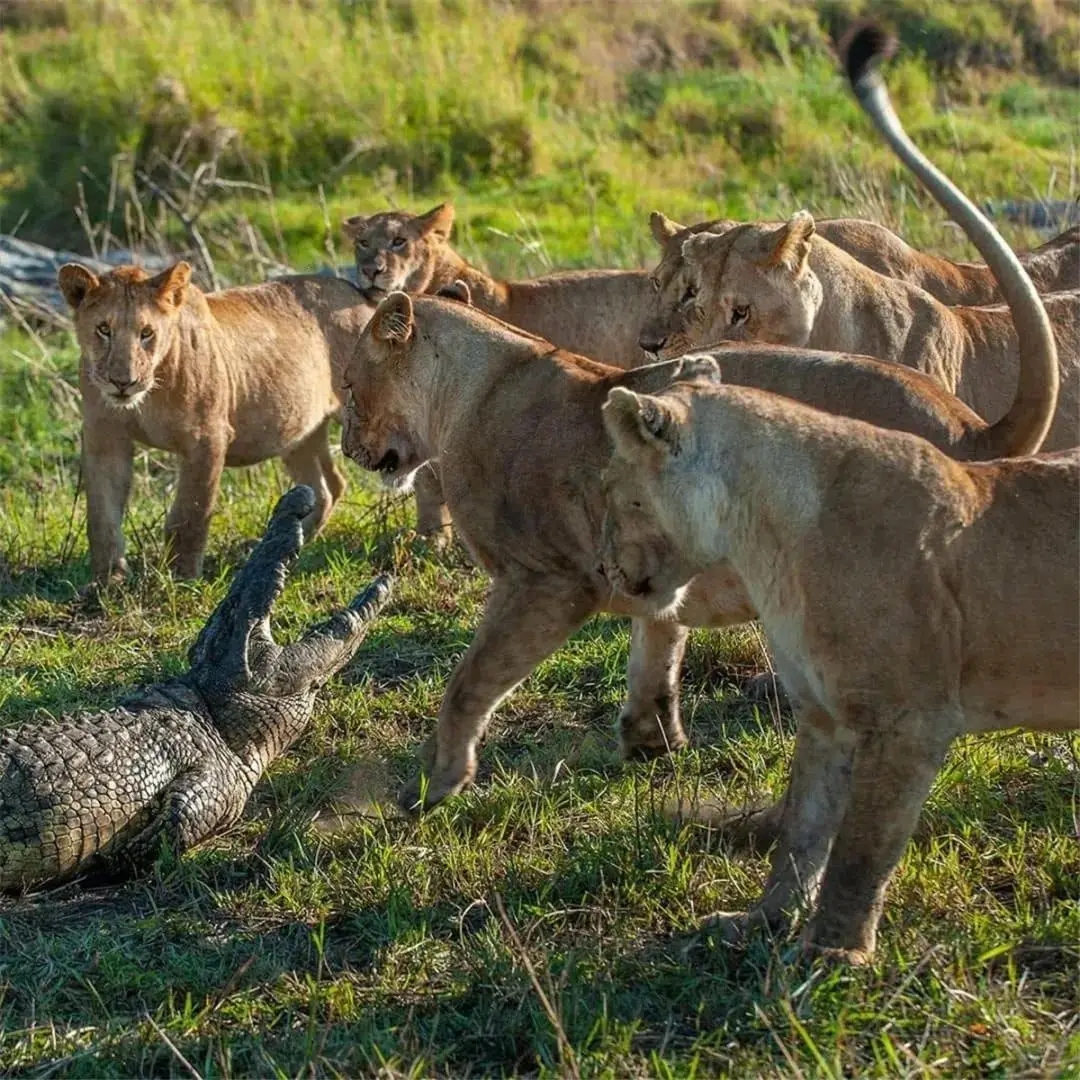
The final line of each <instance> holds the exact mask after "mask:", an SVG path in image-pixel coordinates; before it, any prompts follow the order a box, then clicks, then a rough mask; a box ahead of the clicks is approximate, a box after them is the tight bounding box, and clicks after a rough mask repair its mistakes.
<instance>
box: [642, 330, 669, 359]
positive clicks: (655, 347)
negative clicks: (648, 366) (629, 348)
mask: <svg viewBox="0 0 1080 1080" xmlns="http://www.w3.org/2000/svg"><path fill="white" fill-rule="evenodd" d="M666 343H667V335H666V334H658V333H657V332H656V331H655V330H649V329H648V328H646V329H645V330H642V331H641V333H640V334H639V335H638V345H640V346H641V348H642V349H643V350H644V351H645V352H648V353H658V352H659V351H660V350H661V349H662V348H663V347H664V345H665V344H666Z"/></svg>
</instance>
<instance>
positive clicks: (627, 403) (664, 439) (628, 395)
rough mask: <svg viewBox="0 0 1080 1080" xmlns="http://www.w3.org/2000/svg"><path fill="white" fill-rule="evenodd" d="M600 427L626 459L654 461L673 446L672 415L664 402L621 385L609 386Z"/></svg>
mask: <svg viewBox="0 0 1080 1080" xmlns="http://www.w3.org/2000/svg"><path fill="white" fill-rule="evenodd" d="M603 413H604V427H606V428H607V432H608V435H610V436H611V441H612V442H613V443H614V444H615V452H616V453H617V454H620V455H621V456H622V457H624V458H626V459H627V460H628V461H643V460H650V459H651V460H653V461H655V460H656V458H657V456H660V457H667V456H668V454H670V453H672V451H673V450H675V448H676V446H677V439H676V432H675V418H674V417H673V416H672V415H671V412H670V411H669V410H668V407H667V405H666V404H665V403H664V402H663V401H661V400H660V399H659V398H654V397H650V396H649V395H648V394H635V393H634V392H633V390H627V389H626V387H625V386H615V387H612V389H611V391H610V392H609V393H608V396H607V401H606V402H605V403H604V408H603Z"/></svg>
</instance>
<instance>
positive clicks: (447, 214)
mask: <svg viewBox="0 0 1080 1080" xmlns="http://www.w3.org/2000/svg"><path fill="white" fill-rule="evenodd" d="M413 227H414V228H415V229H416V231H417V232H418V233H419V234H420V235H421V236H434V237H436V238H437V239H439V240H449V239H450V230H451V229H452V228H453V227H454V205H453V203H439V205H438V206H436V207H435V208H434V209H433V210H429V211H428V212H427V213H426V214H421V215H420V217H418V218H417V219H416V220H415V221H414V222H413Z"/></svg>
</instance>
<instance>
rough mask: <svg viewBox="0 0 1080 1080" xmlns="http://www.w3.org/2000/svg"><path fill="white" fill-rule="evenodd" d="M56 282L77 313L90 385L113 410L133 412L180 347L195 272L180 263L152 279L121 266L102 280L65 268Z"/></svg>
mask: <svg viewBox="0 0 1080 1080" xmlns="http://www.w3.org/2000/svg"><path fill="white" fill-rule="evenodd" d="M57 280H58V282H59V284H60V290H61V292H63V294H64V298H65V299H66V300H67V302H68V304H69V305H70V306H71V310H72V311H73V312H74V313H75V333H76V336H77V337H78V339H79V348H80V349H81V350H82V362H83V365H84V370H85V371H86V373H87V375H88V376H89V378H90V381H91V382H92V383H93V384H94V385H95V386H96V387H97V388H98V389H99V390H100V391H101V394H102V397H104V399H105V401H106V402H108V403H109V404H110V405H114V406H116V407H117V408H133V407H135V406H136V405H138V404H139V402H140V401H141V400H142V399H143V398H144V397H145V396H146V394H147V393H148V392H149V391H150V390H152V389H153V387H154V373H155V371H156V370H157V367H158V365H159V364H160V363H161V360H162V358H163V357H165V356H166V355H168V353H169V351H170V350H171V349H172V347H173V344H174V342H175V341H176V334H177V326H178V323H179V319H180V311H181V309H182V308H183V306H184V303H185V301H186V299H187V289H188V283H189V282H190V281H191V267H190V266H189V265H188V264H187V263H186V262H178V263H176V264H175V265H174V266H170V267H169V269H168V270H163V271H162V272H161V273H160V274H158V275H157V276H156V277H150V276H149V274H147V273H146V271H144V270H141V269H140V268H139V267H137V266H123V267H121V268H120V269H118V270H113V271H112V272H111V273H109V274H106V275H105V276H104V277H100V278H99V277H98V276H97V275H96V274H95V273H93V272H92V271H91V270H88V269H87V268H86V267H85V266H80V265H79V263H67V264H66V265H64V266H61V267H60V272H59V274H58V275H57Z"/></svg>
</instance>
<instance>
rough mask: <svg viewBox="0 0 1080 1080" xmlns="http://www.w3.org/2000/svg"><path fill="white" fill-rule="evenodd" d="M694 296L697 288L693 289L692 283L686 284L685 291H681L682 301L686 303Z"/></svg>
mask: <svg viewBox="0 0 1080 1080" xmlns="http://www.w3.org/2000/svg"><path fill="white" fill-rule="evenodd" d="M695 296H697V289H695V288H694V286H693V285H687V286H686V292H684V293H683V298H682V302H683V303H684V304H688V303H690V301H691V300H693V299H694V297H695Z"/></svg>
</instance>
